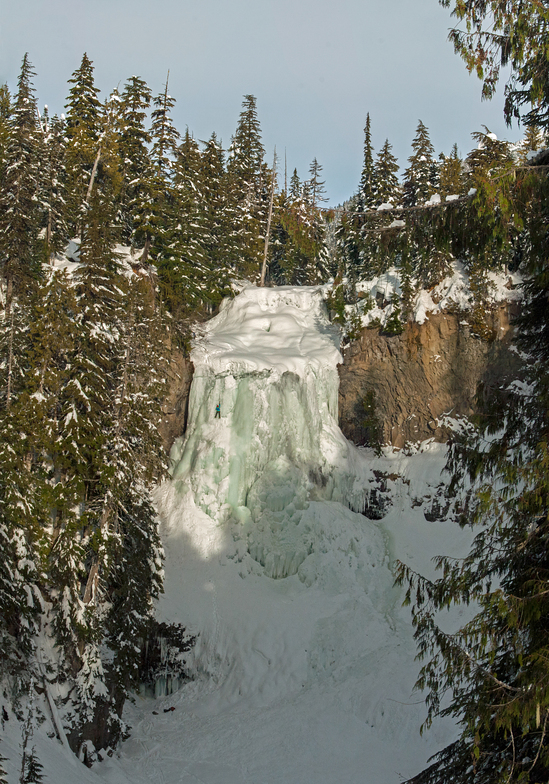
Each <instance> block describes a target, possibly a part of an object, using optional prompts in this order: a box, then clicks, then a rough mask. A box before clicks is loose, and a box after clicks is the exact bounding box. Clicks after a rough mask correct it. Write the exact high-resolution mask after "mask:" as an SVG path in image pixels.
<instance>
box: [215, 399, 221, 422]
mask: <svg viewBox="0 0 549 784" xmlns="http://www.w3.org/2000/svg"><path fill="white" fill-rule="evenodd" d="M216 417H217V418H218V419H221V406H220V405H219V403H218V404H217V406H216V407H215V417H214V419H215V418H216Z"/></svg>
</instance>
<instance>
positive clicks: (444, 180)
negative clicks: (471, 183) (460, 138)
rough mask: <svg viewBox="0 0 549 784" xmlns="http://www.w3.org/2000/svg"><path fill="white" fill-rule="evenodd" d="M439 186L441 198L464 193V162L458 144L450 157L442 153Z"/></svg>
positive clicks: (453, 148)
mask: <svg viewBox="0 0 549 784" xmlns="http://www.w3.org/2000/svg"><path fill="white" fill-rule="evenodd" d="M439 171H440V175H439V186H440V188H439V189H440V195H441V198H443V199H445V198H446V197H447V196H456V195H457V196H459V195H461V194H462V193H463V188H464V183H463V162H462V161H461V159H460V157H459V152H458V148H457V144H454V146H453V147H452V151H451V153H450V155H448V156H446V155H444V154H442V153H441V155H440V167H439Z"/></svg>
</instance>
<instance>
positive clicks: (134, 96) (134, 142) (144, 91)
mask: <svg viewBox="0 0 549 784" xmlns="http://www.w3.org/2000/svg"><path fill="white" fill-rule="evenodd" d="M120 100H121V106H120V124H121V129H120V134H119V139H118V146H119V155H120V162H121V169H122V171H121V174H122V182H123V184H122V193H121V200H120V202H121V203H120V208H121V213H122V216H121V220H122V240H123V241H124V242H126V243H128V244H130V245H131V246H132V247H134V248H142V247H143V245H144V242H145V236H144V231H143V224H144V223H145V222H146V216H147V213H148V210H149V209H150V206H149V205H150V201H151V198H152V193H151V190H152V176H153V172H152V163H151V159H150V154H149V145H150V143H151V135H150V133H149V132H148V131H147V129H146V128H145V119H146V116H147V110H148V108H149V106H150V105H151V91H150V89H149V87H148V86H147V84H146V83H145V82H144V81H143V79H140V78H139V77H138V76H132V77H131V78H130V79H128V81H127V83H126V85H125V87H124V91H123V92H122V95H121V96H120Z"/></svg>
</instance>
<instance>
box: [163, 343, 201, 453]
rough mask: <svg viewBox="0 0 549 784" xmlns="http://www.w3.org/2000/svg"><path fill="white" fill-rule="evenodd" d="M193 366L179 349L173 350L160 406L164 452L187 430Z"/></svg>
mask: <svg viewBox="0 0 549 784" xmlns="http://www.w3.org/2000/svg"><path fill="white" fill-rule="evenodd" d="M193 372H194V368H193V364H192V362H191V361H190V359H189V358H188V357H186V356H185V355H184V354H183V352H182V351H181V350H180V349H173V350H172V353H171V362H170V367H169V371H168V391H167V395H166V397H165V399H164V403H163V405H162V419H161V420H160V423H159V426H158V429H159V431H160V435H161V436H162V440H163V442H164V447H165V449H166V452H169V451H170V449H171V447H172V444H173V442H174V441H175V439H176V438H179V436H182V435H183V433H184V432H185V430H186V428H187V414H188V405H189V391H190V388H191V381H192V378H193Z"/></svg>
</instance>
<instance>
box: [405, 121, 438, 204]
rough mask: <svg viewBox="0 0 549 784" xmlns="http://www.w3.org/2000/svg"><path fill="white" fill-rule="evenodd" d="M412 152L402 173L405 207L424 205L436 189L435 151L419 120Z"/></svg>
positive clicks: (427, 132) (425, 129)
mask: <svg viewBox="0 0 549 784" xmlns="http://www.w3.org/2000/svg"><path fill="white" fill-rule="evenodd" d="M412 150H413V152H412V155H411V156H410V157H409V158H408V163H409V166H408V168H407V169H406V170H405V172H404V200H403V201H404V204H405V206H407V207H414V206H415V205H416V204H425V202H426V201H428V200H429V197H430V196H431V195H432V194H433V193H435V192H436V188H437V180H438V172H437V164H436V161H435V160H434V153H435V150H434V147H433V145H432V144H431V140H430V138H429V131H428V130H427V128H426V127H425V125H424V124H423V123H422V121H421V120H420V121H419V124H418V126H417V130H416V135H415V137H414V140H413V142H412Z"/></svg>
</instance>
